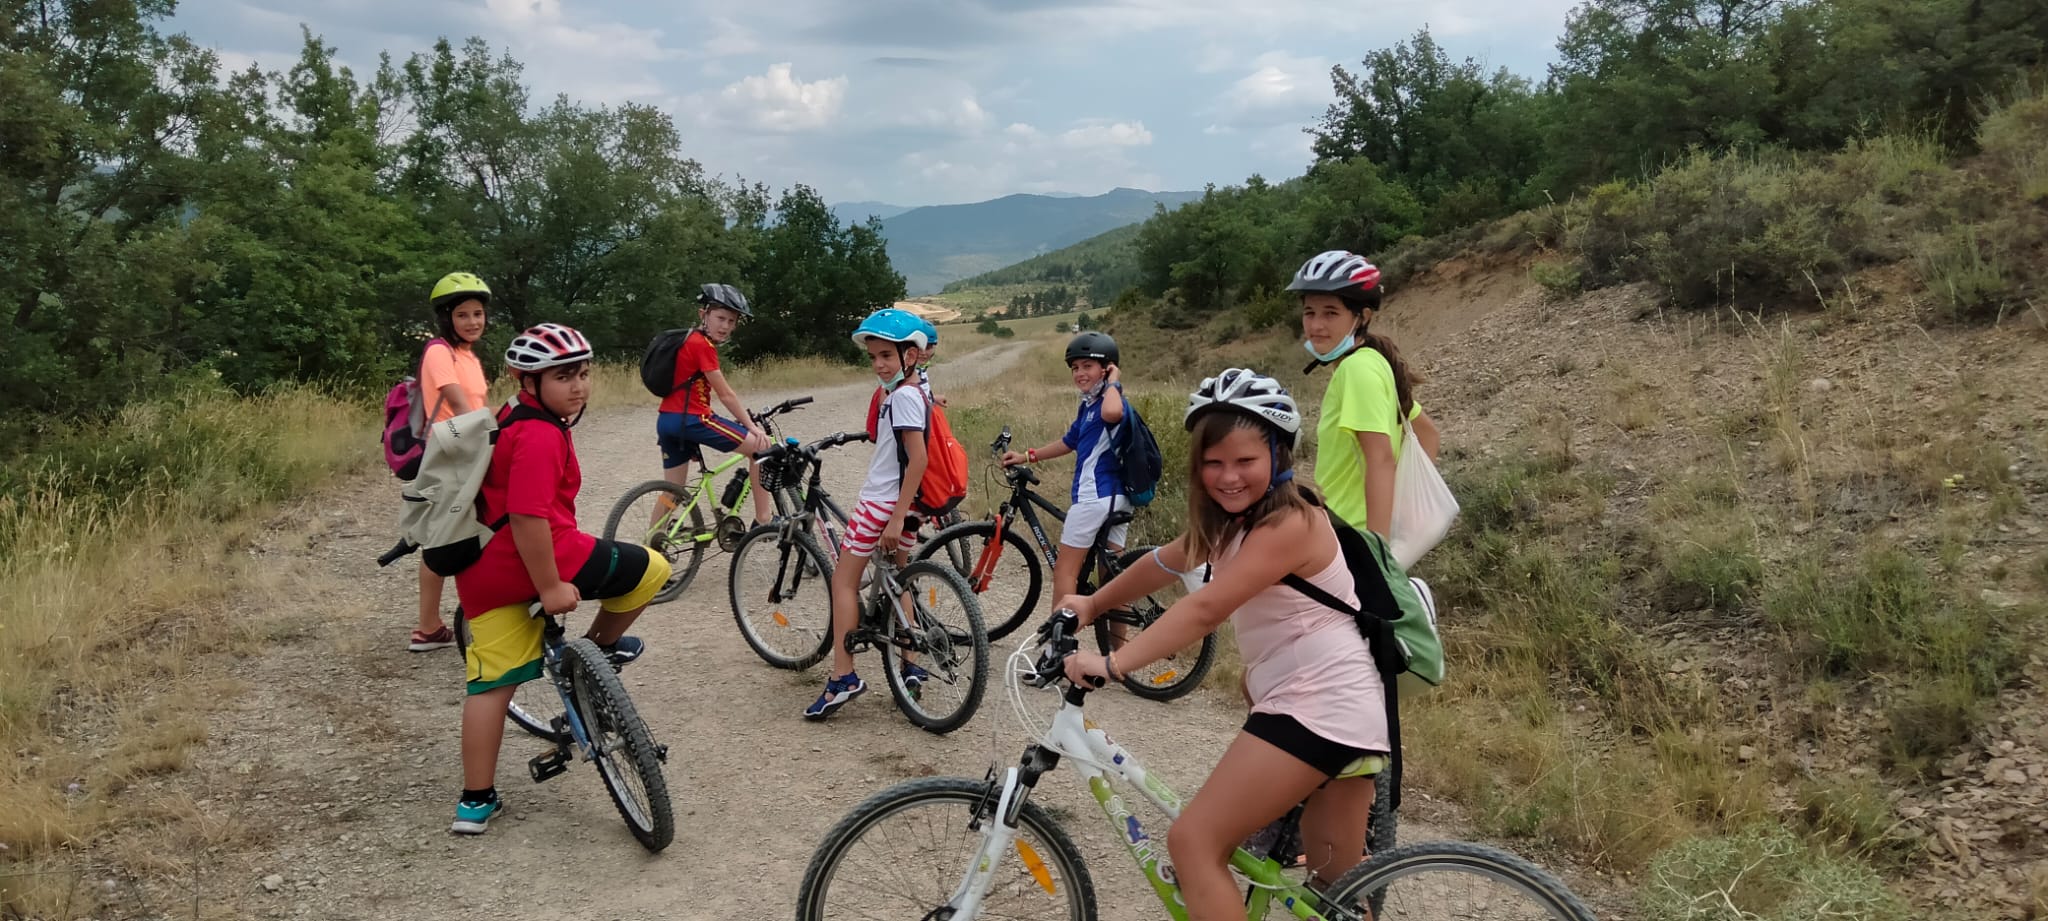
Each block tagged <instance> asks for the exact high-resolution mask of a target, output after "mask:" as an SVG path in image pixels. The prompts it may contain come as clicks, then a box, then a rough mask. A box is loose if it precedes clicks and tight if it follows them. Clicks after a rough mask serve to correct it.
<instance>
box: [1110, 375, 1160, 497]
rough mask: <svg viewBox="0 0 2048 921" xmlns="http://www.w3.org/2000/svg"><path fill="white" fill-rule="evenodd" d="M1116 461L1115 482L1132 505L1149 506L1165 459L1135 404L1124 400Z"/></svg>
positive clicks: (1155, 492) (1117, 439) (1157, 487)
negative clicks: (1116, 478)
mask: <svg viewBox="0 0 2048 921" xmlns="http://www.w3.org/2000/svg"><path fill="white" fill-rule="evenodd" d="M1116 459H1117V474H1118V478H1119V479H1121V480H1122V481H1123V484H1124V495H1125V496H1127V497H1129V499H1130V500H1131V504H1132V505H1151V504H1152V498H1153V496H1154V495H1156V494H1157V493H1158V491H1159V476H1160V474H1161V473H1163V472H1164V469H1165V466H1166V458H1165V457H1164V456H1162V455H1161V454H1160V453H1159V441H1158V439H1156V438H1153V437H1152V430H1151V429H1150V428H1147V427H1146V425H1145V420H1144V419H1143V418H1141V417H1140V416H1139V415H1138V407H1137V404H1135V403H1132V402H1131V398H1130V397H1129V396H1128V395H1126V396H1125V397H1124V421H1123V422H1122V423H1121V424H1119V425H1118V426H1117V436H1116Z"/></svg>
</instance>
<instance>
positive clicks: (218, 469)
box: [0, 382, 376, 916]
mask: <svg viewBox="0 0 2048 921" xmlns="http://www.w3.org/2000/svg"><path fill="white" fill-rule="evenodd" d="M375 438H376V435H375V422H374V418H373V414H372V413H371V412H370V410H369V409H368V407H366V406H363V405H360V404H354V403H349V402H344V401H342V400H340V399H337V398H334V397H332V396H329V395H326V394H323V393H321V392H319V391H316V390H313V389H310V388H282V389H277V390H273V391H271V392H269V393H265V394H263V395H260V396H252V397H238V396H235V395H234V394H231V393H229V392H227V391H226V390H225V389H223V388H221V387H219V386H217V385H212V384H209V383H205V382H200V383H187V384H182V385H180V386H178V387H177V388H176V389H175V390H173V391H172V392H170V393H168V394H166V395H164V396H161V397H159V398H156V399H152V400H148V401H144V402H138V403H134V404H130V405H129V406H127V407H125V408H123V409H122V410H121V411H120V412H119V413H118V414H116V416H115V417H114V418H112V419H110V420H107V421H106V422H104V423H103V424H98V425H92V426H88V427H85V428H81V429H79V430H77V431H74V432H72V433H70V434H68V435H65V436H63V437H61V438H59V439H57V440H55V441H53V442H50V443H47V444H45V445H43V446H42V447H40V448H39V449H37V450H36V451H34V452H33V453H31V454H30V455H28V456H26V457H23V458H21V459H20V460H19V461H18V462H17V463H16V464H15V465H14V466H11V467H10V468H8V469H7V471H6V472H5V473H4V475H0V486H4V489H0V750H5V751H8V752H10V753H13V754H14V757H11V758H10V759H9V760H8V761H7V763H6V765H5V766H4V767H0V845H4V846H5V847H4V850H0V866H5V865H7V864H19V863H30V864H33V863H35V862H37V861H39V860H41V859H43V857H44V855H47V854H49V853H50V852H51V851H52V850H53V849H56V848H60V847H67V846H77V845H81V844H84V843H86V842H88V841H91V840H93V839H94V838H95V837H96V836H97V835H99V834H100V833H101V832H102V831H103V830H106V829H109V828H116V827H120V826H121V825H122V824H123V823H124V822H125V821H126V820H127V819H129V818H133V817H134V816H136V815H140V814H143V813H142V812H139V811H136V810H133V809H132V808H130V806H131V805H132V804H128V803H124V801H123V799H122V797H121V796H120V794H121V793H122V792H123V791H125V790H127V789H129V787H130V786H131V785H133V784H135V783H136V782H137V781H138V780H139V779H141V778H144V777H147V776H148V775H150V774H155V773H161V772H164V771H169V770H175V769H177V768H179V767H180V766H182V764H183V761H184V758H185V752H186V750H187V749H188V748H189V747H190V746H192V745H194V744H197V743H198V742H201V741H203V740H204V739H205V736H206V731H205V723H204V719H203V715H202V714H203V710H204V707H203V700H202V698H204V697H206V696H208V695H209V694H210V693H211V692H212V691H213V690H214V687H213V685H212V683H211V682H212V679H211V678H210V677H209V676H208V675H207V674H206V673H205V669H206V665H205V663H206V662H207V661H208V659H207V653H209V652H213V651H218V650H222V649H232V648H236V647H237V646H238V645H241V644H244V643H247V642H248V641H249V640H250V639H251V637H252V636H253V635H254V633H253V631H254V630H255V629H256V628H255V627H254V626H253V625H251V624H250V623H248V622H246V621H244V620H242V619H240V618H238V617H236V616H235V611H236V609H237V608H239V607H241V606H243V605H245V604H246V603H248V601H249V600H250V595H251V593H255V592H260V591H261V590H262V589H261V586H262V585H263V584H265V583H266V582H268V581H269V580H272V579H274V578H275V577H276V576H277V574H275V573H265V572H263V571H262V570H261V568H260V566H261V564H260V562H259V561H257V560H255V559H252V557H251V555H250V554H249V553H248V552H247V549H246V548H247V545H248V543H249V542H250V540H251V539H252V537H253V536H254V535H255V534H256V533H257V531H258V530H259V529H260V527H261V519H262V516H263V514H264V512H265V510H266V509H267V508H269V507H270V506H271V505H272V504H273V503H275V502H276V501H278V500H280V499H284V498H286V497H289V496H293V495H296V494H299V493H302V492H304V491H306V490H308V489H310V488H312V487H314V486H316V485H318V484H320V483H322V482H324V481H325V480H327V479H328V478H330V477H332V476H333V475H335V474H336V473H338V472H341V471H344V470H347V469H349V468H351V467H361V466H363V465H365V464H367V463H368V462H369V459H370V458H371V457H373V456H374V451H375V448H374V445H375ZM33 908H34V906H25V905H23V904H19V903H18V902H17V901H15V894H0V914H7V915H9V916H14V915H13V914H11V913H14V912H21V913H27V914H33V913H34V912H33V911H32V909H33Z"/></svg>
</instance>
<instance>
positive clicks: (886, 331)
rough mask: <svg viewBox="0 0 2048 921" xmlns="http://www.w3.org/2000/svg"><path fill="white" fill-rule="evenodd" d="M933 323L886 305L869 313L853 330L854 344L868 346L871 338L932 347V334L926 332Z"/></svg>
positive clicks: (920, 346)
mask: <svg viewBox="0 0 2048 921" xmlns="http://www.w3.org/2000/svg"><path fill="white" fill-rule="evenodd" d="M930 328H931V324H929V323H926V322H925V321H923V320H921V319H919V318H918V316H917V314H914V313H911V312H910V311H908V310H899V309H897V308H895V307H884V308H882V309H880V310H877V311H875V312H874V313H871V314H868V316H867V319H864V320H862V321H860V325H859V326H858V327H855V328H854V330H853V344H854V345H857V346H860V347H861V348H867V347H868V340H869V339H880V340H882V341H883V342H895V343H898V344H904V345H914V346H917V347H918V348H921V349H925V348H931V344H932V336H931V334H929V333H927V332H925V330H927V329H930Z"/></svg>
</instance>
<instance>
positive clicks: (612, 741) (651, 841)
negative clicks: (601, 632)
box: [562, 637, 676, 852]
mask: <svg viewBox="0 0 2048 921" xmlns="http://www.w3.org/2000/svg"><path fill="white" fill-rule="evenodd" d="M562 660H563V667H565V668H567V669H568V670H569V684H570V686H571V687H573V688H575V701H576V716H577V718H578V719H579V720H581V721H582V723H583V731H584V733H585V734H586V735H588V736H589V738H590V748H591V755H592V757H593V759H594V760H595V761H596V762H597V773H598V776H600V777H603V778H604V788H605V790H606V791H608V792H610V793H611V795H612V804H613V805H615V806H617V807H619V815H620V816H622V817H624V818H625V820H626V828H627V830H629V831H631V832H632V833H633V837H634V839H636V840H638V841H639V842H640V845H641V846H642V847H645V848H647V850H649V851H651V852H658V851H660V850H661V849H662V848H665V847H668V846H669V842H671V841H674V840H675V837H676V819H675V811H674V808H673V807H672V806H671V805H670V803H669V799H668V781H667V780H666V779H665V778H663V777H662V775H661V750H660V749H658V748H656V747H655V745H654V737H653V735H652V734H650V733H649V732H648V731H647V724H646V723H644V722H642V721H641V720H640V713H639V711H637V710H635V709H634V708H633V699H632V698H630V697H627V696H626V686H625V685H624V684H622V683H620V681H619V673H618V672H616V671H614V670H613V669H612V664H611V662H610V661H609V660H607V659H606V658H605V656H604V651H603V650H600V649H598V648H597V644H596V643H593V642H591V641H590V639H589V638H588V637H577V638H576V639H573V640H570V641H569V642H568V643H566V644H564V645H563V646H562Z"/></svg>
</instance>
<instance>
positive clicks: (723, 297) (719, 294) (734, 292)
mask: <svg viewBox="0 0 2048 921" xmlns="http://www.w3.org/2000/svg"><path fill="white" fill-rule="evenodd" d="M697 303H699V304H703V305H704V306H706V307H730V308H732V309H734V310H737V311H739V312H740V316H743V317H746V318H747V319H749V320H751V319H753V318H754V311H752V310H750V309H748V308H747V296H746V295H744V294H741V293H740V289H738V288H735V287H733V286H731V285H721V284H716V283H713V284H708V285H705V286H704V288H703V290H702V291H701V292H700V293H698V295H697Z"/></svg>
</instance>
